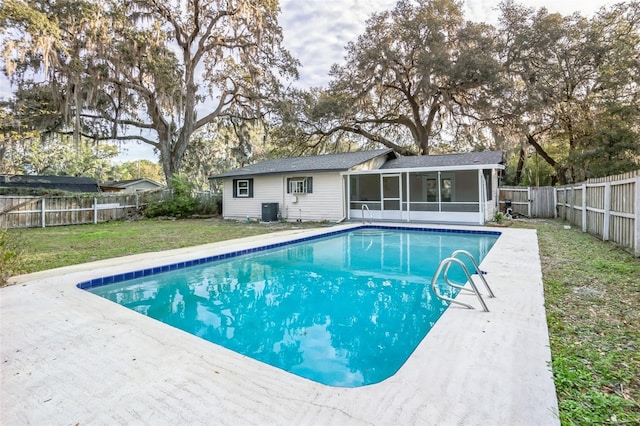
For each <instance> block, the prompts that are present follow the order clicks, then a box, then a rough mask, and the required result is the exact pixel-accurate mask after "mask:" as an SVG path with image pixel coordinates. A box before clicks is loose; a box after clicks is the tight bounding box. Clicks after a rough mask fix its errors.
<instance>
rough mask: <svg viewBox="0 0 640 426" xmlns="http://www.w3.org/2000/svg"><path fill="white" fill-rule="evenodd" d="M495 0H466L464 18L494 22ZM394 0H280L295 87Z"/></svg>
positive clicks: (531, 3) (538, 1)
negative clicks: (296, 64)
mask: <svg viewBox="0 0 640 426" xmlns="http://www.w3.org/2000/svg"><path fill="white" fill-rule="evenodd" d="M500 1H501V0H467V1H466V2H464V12H465V17H466V19H467V20H470V21H476V22H488V23H491V24H496V23H497V18H498V10H497V7H498V4H499V3H500ZM516 2H517V3H522V4H526V5H527V6H528V7H533V8H536V9H537V8H540V7H546V8H547V9H548V10H549V11H550V12H559V13H562V14H563V15H569V14H571V13H573V12H580V13H581V14H583V15H586V16H591V15H592V14H593V13H594V12H595V11H597V10H598V9H599V8H600V7H602V6H605V5H611V4H614V3H616V2H617V1H616V0H564V1H560V0H527V1H516ZM395 4H396V0H370V1H367V0H332V1H326V0H305V1H303V0H282V1H281V3H280V6H281V10H282V13H281V15H280V17H279V19H280V25H281V26H282V29H283V32H284V44H285V46H286V47H287V49H289V51H290V52H291V53H292V54H293V55H294V56H295V57H296V58H298V59H299V60H300V62H301V63H302V68H301V69H300V81H299V83H298V85H299V86H302V87H306V86H323V85H325V84H326V83H327V82H328V81H329V75H328V73H329V69H330V67H331V65H332V64H334V63H341V62H342V61H343V60H344V55H345V50H344V47H345V46H346V44H347V43H348V42H349V41H355V40H356V39H357V37H358V36H359V35H360V34H362V33H363V32H364V30H365V28H366V20H367V19H368V18H369V17H370V16H371V15H372V14H373V13H374V12H382V11H384V10H390V9H392V8H393V7H394V6H395Z"/></svg>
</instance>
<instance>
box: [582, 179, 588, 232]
mask: <svg viewBox="0 0 640 426" xmlns="http://www.w3.org/2000/svg"><path fill="white" fill-rule="evenodd" d="M582 232H587V184H586V183H583V184H582Z"/></svg>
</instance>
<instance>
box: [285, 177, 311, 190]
mask: <svg viewBox="0 0 640 426" xmlns="http://www.w3.org/2000/svg"><path fill="white" fill-rule="evenodd" d="M289 193H291V194H306V193H307V178H306V177H302V178H291V179H290V180H289Z"/></svg>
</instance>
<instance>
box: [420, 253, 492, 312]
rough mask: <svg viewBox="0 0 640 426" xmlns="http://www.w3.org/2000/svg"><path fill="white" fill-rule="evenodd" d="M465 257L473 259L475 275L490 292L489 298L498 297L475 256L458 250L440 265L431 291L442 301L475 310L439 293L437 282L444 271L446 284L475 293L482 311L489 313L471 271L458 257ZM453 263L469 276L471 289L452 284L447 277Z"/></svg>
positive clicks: (432, 280) (432, 281)
mask: <svg viewBox="0 0 640 426" xmlns="http://www.w3.org/2000/svg"><path fill="white" fill-rule="evenodd" d="M461 254H463V255H465V256H467V257H469V258H470V259H471V262H472V263H473V267H474V268H475V272H474V273H475V274H477V275H478V276H479V277H480V279H481V280H482V282H483V283H484V286H485V287H486V288H487V291H488V292H489V297H496V296H495V295H494V294H493V291H492V290H491V287H489V283H487V280H486V279H485V278H484V274H485V273H484V272H483V271H481V270H480V267H479V266H478V262H476V260H475V259H474V257H473V255H472V254H471V253H469V252H468V251H466V250H456V251H454V252H453V253H451V256H449V257H447V258H446V259H443V260H442V262H440V264H439V265H438V269H436V273H435V274H434V275H433V278H432V279H431V289H432V290H433V292H434V293H435V295H436V296H437V297H438V298H440V299H442V300H446V301H447V302H450V303H456V304H458V305H462V306H465V307H467V308H469V309H473V306H471V305H469V304H467V303H464V302H460V301H458V300H455V299H451V298H450V297H447V296H443V295H441V294H440V293H439V292H438V287H437V286H436V281H438V277H439V276H440V273H441V272H443V270H444V280H445V282H446V283H447V284H448V285H450V286H451V287H455V288H457V289H460V290H463V291H470V292H472V293H475V295H476V296H477V297H478V300H479V301H480V304H481V305H482V309H484V311H485V312H489V308H487V304H486V303H485V302H484V299H483V298H482V295H481V294H480V292H479V291H478V287H477V286H476V284H475V283H474V282H473V279H472V278H471V274H470V273H469V270H468V269H467V266H466V265H465V264H464V262H463V261H462V260H460V259H458V258H457V256H458V255H461ZM452 263H457V264H458V265H460V266H461V267H462V270H463V271H464V274H465V275H466V276H467V280H469V284H470V285H471V289H469V288H466V287H465V286H464V285H460V284H456V283H453V282H451V280H449V277H448V275H447V273H448V272H449V268H450V267H451V264H452Z"/></svg>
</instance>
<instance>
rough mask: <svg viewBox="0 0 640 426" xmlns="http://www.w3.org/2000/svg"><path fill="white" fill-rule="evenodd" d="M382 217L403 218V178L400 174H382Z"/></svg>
mask: <svg viewBox="0 0 640 426" xmlns="http://www.w3.org/2000/svg"><path fill="white" fill-rule="evenodd" d="M382 219H390V220H401V219H402V179H400V175H399V174H398V175H382Z"/></svg>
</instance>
